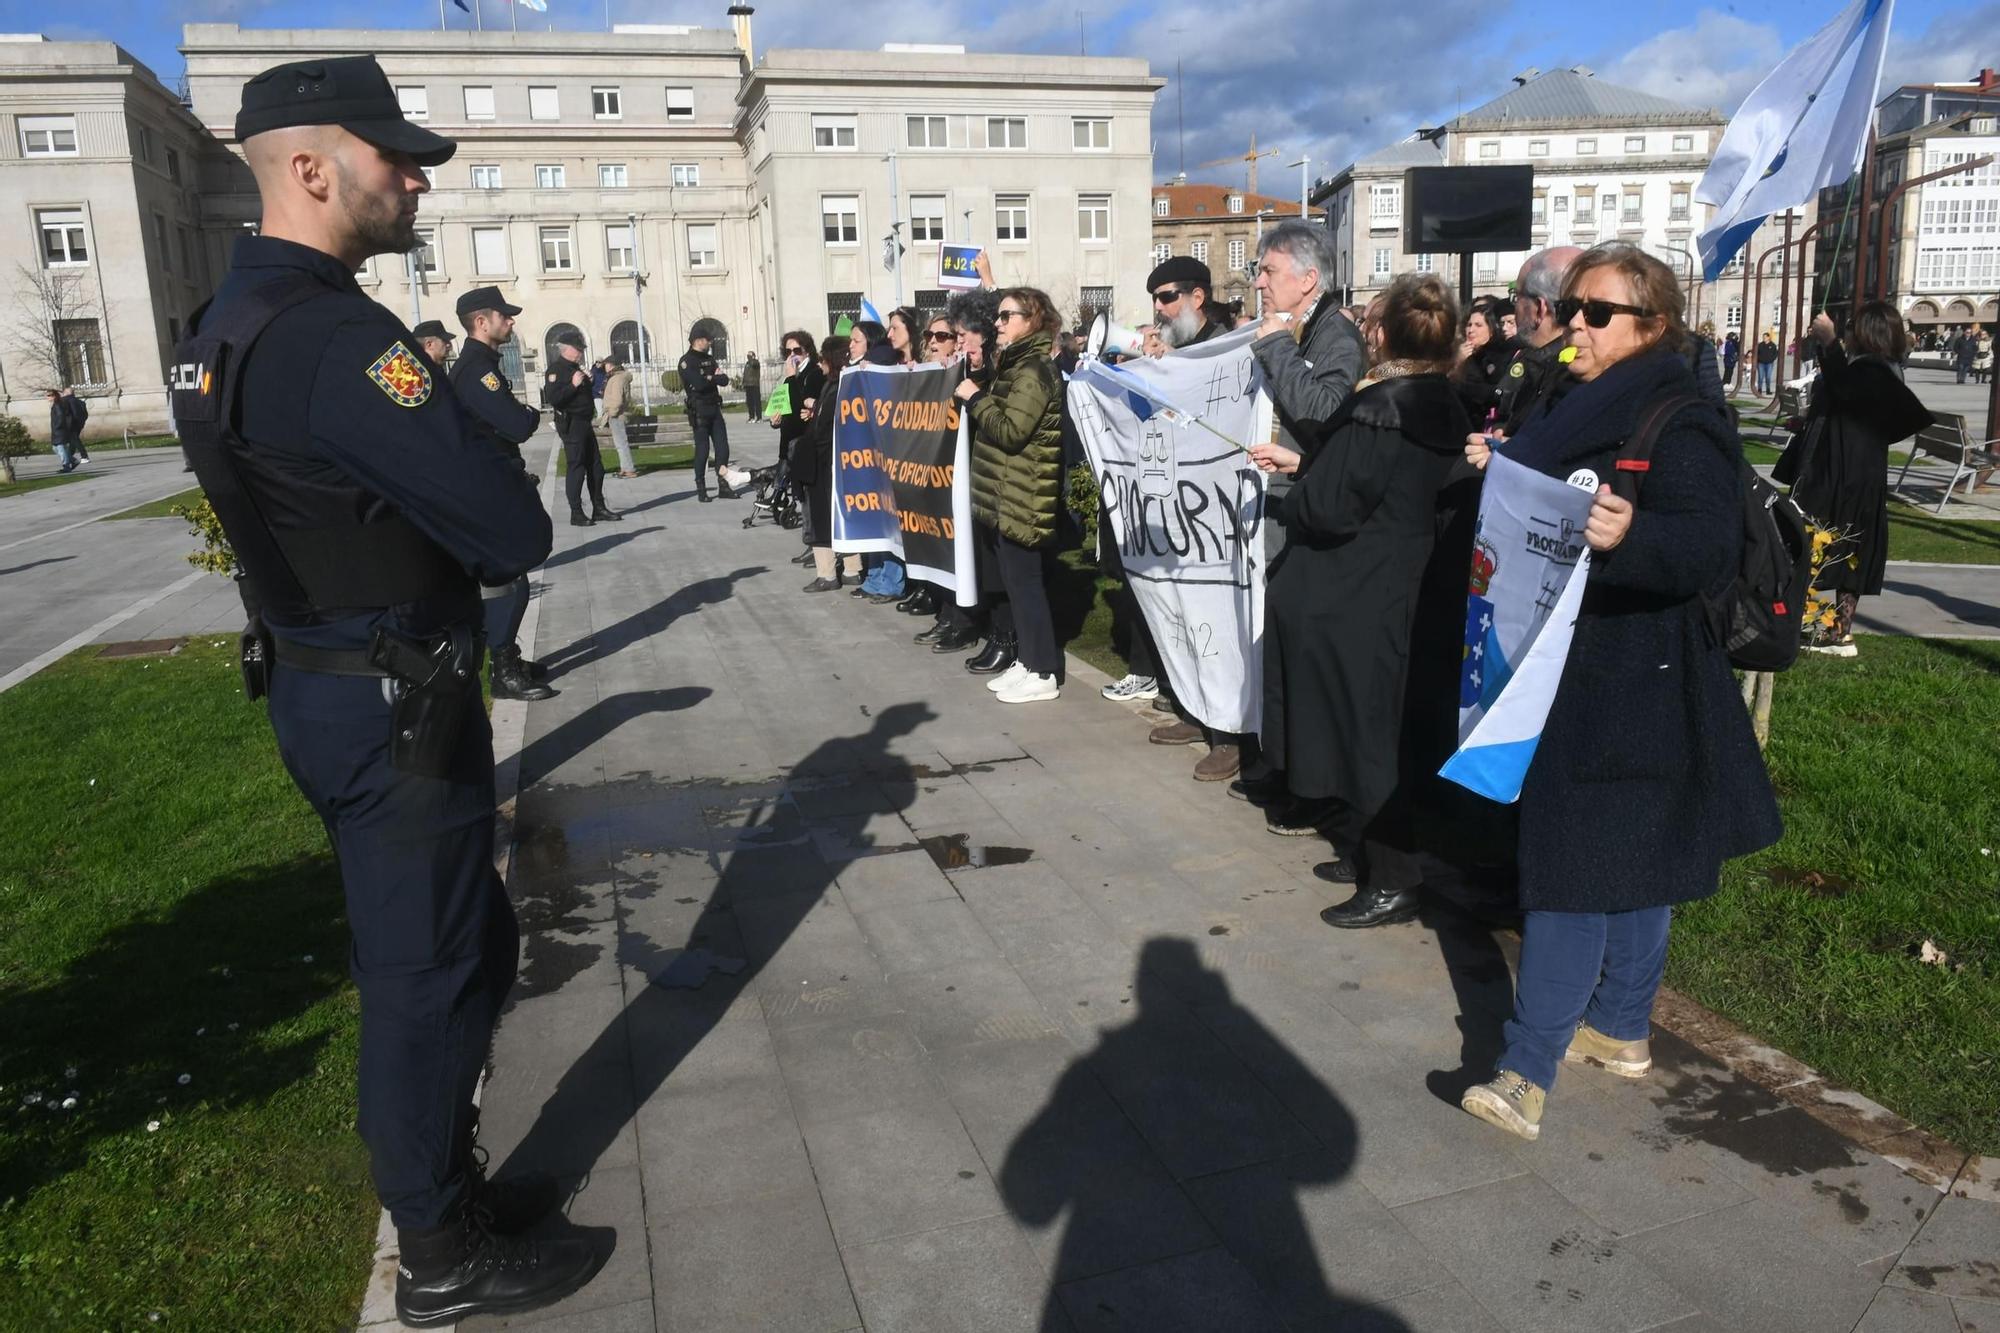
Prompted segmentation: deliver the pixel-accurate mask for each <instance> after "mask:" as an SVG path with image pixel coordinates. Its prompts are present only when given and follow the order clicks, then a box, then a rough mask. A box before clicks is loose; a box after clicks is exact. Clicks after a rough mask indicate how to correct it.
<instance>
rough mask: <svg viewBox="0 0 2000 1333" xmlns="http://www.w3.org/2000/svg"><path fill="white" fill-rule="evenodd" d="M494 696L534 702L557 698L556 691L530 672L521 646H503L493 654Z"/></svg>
mask: <svg viewBox="0 0 2000 1333" xmlns="http://www.w3.org/2000/svg"><path fill="white" fill-rule="evenodd" d="M493 697H494V698H495V699H520V700H525V701H527V702H530V703H533V702H538V701H540V700H543V699H553V698H555V697H556V691H555V688H554V687H553V686H550V685H544V684H543V683H542V682H540V681H538V680H536V679H535V678H534V677H533V676H531V675H529V674H528V671H527V668H526V667H524V666H523V665H522V664H521V650H520V649H519V648H502V649H501V650H500V651H498V652H496V653H494V654H493Z"/></svg>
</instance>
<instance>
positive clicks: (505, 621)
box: [419, 287, 560, 700]
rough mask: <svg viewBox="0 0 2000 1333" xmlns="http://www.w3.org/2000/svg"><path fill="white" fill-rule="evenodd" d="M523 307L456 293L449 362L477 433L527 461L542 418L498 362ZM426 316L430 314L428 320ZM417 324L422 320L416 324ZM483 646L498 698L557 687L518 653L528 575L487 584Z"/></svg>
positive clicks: (493, 292)
mask: <svg viewBox="0 0 2000 1333" xmlns="http://www.w3.org/2000/svg"><path fill="white" fill-rule="evenodd" d="M520 313H521V307H519V306H515V305H508V304H507V301H506V298H504V297H502V296H501V295H500V289H499V288H498V287H475V288H473V289H472V290H471V291H469V292H467V293H465V294H464V295H463V296H461V297H459V298H458V322H459V323H460V324H461V325H462V326H464V328H465V350H464V351H463V352H461V353H459V357H458V360H457V361H455V362H453V363H452V367H451V389H452V392H453V393H455V394H457V395H458V401H459V402H460V403H461V404H463V405H464V407H465V409H466V410H467V411H468V412H470V413H471V414H472V418H473V425H474V427H475V429H476V430H477V432H478V434H479V436H480V438H482V439H484V440H485V441H486V442H487V443H489V444H491V445H492V446H493V447H494V448H496V449H498V450H499V451H500V452H501V453H502V454H504V455H506V456H507V457H508V458H511V459H513V460H514V462H515V463H517V464H519V465H520V466H521V467H522V468H523V470H525V469H526V467H527V462H526V460H525V459H523V458H522V457H521V446H522V445H523V444H526V443H527V441H528V438H529V437H530V436H532V435H533V434H534V433H535V429H536V427H538V426H540V425H541V424H542V414H541V413H540V412H537V411H536V410H535V409H534V408H532V407H529V406H528V405H527V404H526V403H524V402H522V401H521V400H520V399H518V398H516V397H515V396H514V386H513V385H512V384H510V383H509V382H508V380H507V372H506V371H504V370H502V369H501V368H500V349H501V348H502V347H504V346H506V345H507V344H508V343H510V342H512V341H513V339H514V316H516V315H518V314H520ZM426 322H429V321H426ZM419 328H421V326H419ZM484 595H485V598H486V648H487V652H488V653H489V654H490V655H491V656H492V659H493V667H492V673H493V674H492V682H493V697H494V698H495V699H527V700H540V699H552V698H554V697H555V696H556V695H557V694H558V693H560V691H558V690H556V689H555V688H554V687H552V686H550V685H548V684H546V683H545V682H546V681H547V680H548V668H546V667H544V666H543V665H542V664H541V663H540V662H531V661H529V660H528V659H527V658H525V657H523V656H522V655H521V645H520V643H519V639H520V635H521V618H522V617H523V616H525V615H526V614H527V613H528V576H527V575H526V574H523V575H521V577H520V578H517V579H514V580H512V581H511V582H509V583H506V584H503V585H502V586H501V587H498V588H487V589H485V590H484Z"/></svg>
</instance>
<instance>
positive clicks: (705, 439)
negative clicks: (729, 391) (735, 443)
mask: <svg viewBox="0 0 2000 1333" xmlns="http://www.w3.org/2000/svg"><path fill="white" fill-rule="evenodd" d="M688 424H689V425H691V426H693V427H694V488H695V489H696V490H697V491H706V490H707V489H708V458H709V455H710V453H713V454H714V455H715V466H716V468H717V469H718V477H717V480H718V482H719V481H720V475H719V470H720V469H721V467H722V465H723V464H724V463H727V462H728V461H729V427H728V425H727V424H726V423H725V422H724V421H723V419H722V410H721V409H720V408H717V409H716V410H715V411H713V412H692V411H691V412H689V413H688Z"/></svg>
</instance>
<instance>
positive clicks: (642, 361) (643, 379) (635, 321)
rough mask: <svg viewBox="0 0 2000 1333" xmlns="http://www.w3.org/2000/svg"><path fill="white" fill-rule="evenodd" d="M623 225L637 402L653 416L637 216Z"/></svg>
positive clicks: (630, 214)
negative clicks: (636, 364) (627, 244)
mask: <svg viewBox="0 0 2000 1333" xmlns="http://www.w3.org/2000/svg"><path fill="white" fill-rule="evenodd" d="M625 225H626V226H627V227H628V228H630V231H629V233H628V234H629V235H630V236H631V238H632V330H633V333H632V337H633V341H634V343H635V345H636V346H637V347H638V350H639V402H640V405H641V406H643V407H644V408H645V409H646V415H647V416H649V417H650V416H652V415H653V389H652V386H651V385H650V384H649V383H647V381H648V380H650V379H651V378H652V370H653V361H652V358H651V357H650V356H648V355H647V349H646V303H645V302H644V301H643V300H641V299H640V296H639V293H640V291H641V289H643V288H644V287H645V285H646V280H645V279H644V278H642V277H640V276H639V268H640V264H639V215H638V214H637V213H627V214H626V215H625Z"/></svg>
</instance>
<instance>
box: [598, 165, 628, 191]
mask: <svg viewBox="0 0 2000 1333" xmlns="http://www.w3.org/2000/svg"><path fill="white" fill-rule="evenodd" d="M629 184H631V178H630V177H629V176H628V175H627V174H626V171H625V164H624V163H623V162H599V163H598V164H597V188H598V189H600V190H622V189H624V188H625V187H626V186H627V185H629Z"/></svg>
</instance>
